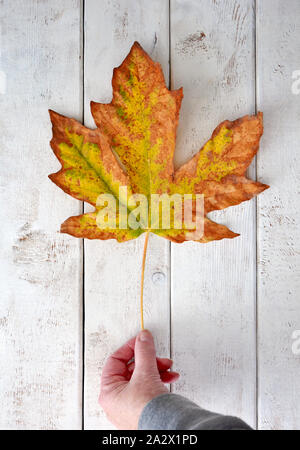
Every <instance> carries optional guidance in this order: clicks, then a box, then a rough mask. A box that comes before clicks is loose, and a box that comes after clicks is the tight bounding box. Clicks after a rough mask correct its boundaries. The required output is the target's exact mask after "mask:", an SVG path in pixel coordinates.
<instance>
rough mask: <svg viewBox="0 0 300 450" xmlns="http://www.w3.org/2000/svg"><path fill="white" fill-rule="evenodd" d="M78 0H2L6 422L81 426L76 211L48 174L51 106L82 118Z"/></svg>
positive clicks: (52, 165)
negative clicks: (66, 226)
mask: <svg viewBox="0 0 300 450" xmlns="http://www.w3.org/2000/svg"><path fill="white" fill-rule="evenodd" d="M80 13H81V5H80V1H79V0H68V1H65V2H61V1H59V0H51V1H50V0H49V1H43V2H40V1H37V0H33V1H30V2H28V1H22V0H16V1H14V2H12V1H9V0H4V1H2V2H1V9H0V15H1V37H2V42H1V61H0V70H1V71H2V73H4V74H5V75H6V80H7V85H6V90H5V92H4V89H3V90H2V92H1V94H0V103H1V107H0V111H1V112H0V115H1V135H0V139H1V144H0V147H1V156H0V158H1V162H0V170H1V181H0V196H1V208H0V214H1V219H0V221H1V253H0V260H1V269H0V282H1V301H0V372H1V377H0V404H1V409H0V428H1V429H57V428H58V429H66V428H69V429H72V428H80V427H81V397H80V394H81V362H80V357H81V329H80V327H81V316H80V312H81V311H80V309H81V289H82V287H81V279H82V277H81V275H82V259H81V254H82V252H81V242H80V241H79V240H76V239H73V238H71V237H68V236H65V235H61V234H60V233H59V231H58V230H59V226H60V223H61V222H62V221H63V220H64V219H65V218H67V217H68V216H69V215H73V214H77V213H79V212H80V208H81V206H80V203H79V202H77V201H76V200H73V199H71V198H70V197H68V196H67V195H66V194H64V193H63V192H62V191H60V190H59V189H58V188H57V187H56V186H54V185H53V184H52V183H51V182H50V180H49V179H48V178H47V175H48V174H49V173H50V172H53V171H56V170H57V169H58V168H59V163H58V161H57V160H56V158H55V156H54V155H53V153H52V150H51V149H50V146H49V140H50V137H51V126H50V121H49V116H48V108H53V109H56V110H58V111H60V112H61V113H65V114H68V115H72V116H74V115H75V116H77V117H78V118H80V115H81V110H82V104H81V86H82V80H81V61H80V54H81V53H80V51H81V41H80Z"/></svg>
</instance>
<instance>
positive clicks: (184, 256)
mask: <svg viewBox="0 0 300 450" xmlns="http://www.w3.org/2000/svg"><path fill="white" fill-rule="evenodd" d="M253 7H254V1H252V0H247V1H245V0H241V1H235V0H232V1H226V2H223V1H222V2H221V1H219V2H212V1H210V0H203V1H201V2H198V1H191V2H186V1H183V0H175V1H172V2H171V70H172V88H178V87H179V86H183V87H184V101H183V107H182V110H181V119H180V127H179V132H178V140H177V162H178V163H181V162H182V161H185V160H186V159H187V158H189V157H190V156H191V155H193V154H194V153H195V152H197V151H198V149H199V148H200V147H201V146H202V145H203V144H204V143H205V141H206V140H207V139H208V138H209V137H210V135H211V133H212V132H213V130H214V128H215V127H216V126H217V125H218V124H219V123H220V122H221V121H222V120H225V119H230V120H232V119H235V118H238V117H240V116H242V115H245V114H253V113H254V111H255V59H254V39H255V36H254V20H255V16H254V10H253ZM252 175H253V172H252ZM212 217H213V218H214V219H215V220H216V221H218V222H220V223H223V224H225V225H227V226H229V228H231V229H233V230H234V231H235V232H238V233H240V234H241V236H240V237H238V238H236V239H234V240H224V241H222V242H214V243H210V244H205V245H199V244H196V243H188V244H183V245H172V250H171V254H172V259H171V280H172V287H171V289H172V290H171V298H172V321H171V328H172V357H173V358H174V360H175V362H176V367H178V368H179V370H180V371H181V373H182V377H181V379H180V380H179V381H178V383H176V385H175V386H174V392H177V393H180V394H183V395H186V396H188V397H190V398H192V399H193V400H195V401H196V402H198V403H199V404H201V405H202V406H203V407H205V408H209V409H212V410H216V411H219V412H222V413H229V414H233V415H238V416H240V417H242V418H243V419H245V420H246V421H247V422H248V423H249V424H251V425H252V426H255V419H256V418H255V416H256V412H255V409H256V408H255V381H256V356H255V355H256V352H255V253H256V251H255V200H252V201H250V202H247V203H244V204H242V205H239V206H236V207H231V208H229V209H227V210H226V211H223V212H218V213H214V215H213V216H212Z"/></svg>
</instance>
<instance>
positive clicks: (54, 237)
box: [0, 0, 300, 429]
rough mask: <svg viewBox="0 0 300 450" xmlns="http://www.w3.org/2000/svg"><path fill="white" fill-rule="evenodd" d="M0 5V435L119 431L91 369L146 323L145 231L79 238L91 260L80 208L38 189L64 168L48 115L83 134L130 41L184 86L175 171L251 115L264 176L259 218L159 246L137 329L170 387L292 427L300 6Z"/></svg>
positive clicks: (250, 216) (264, 0)
mask: <svg viewBox="0 0 300 450" xmlns="http://www.w3.org/2000/svg"><path fill="white" fill-rule="evenodd" d="M0 3H1V8H0V17H1V42H0V47H1V59H0V104H1V111H0V116H1V153H0V158H1V162H0V176H1V179H0V196H1V210H0V214H1V224H2V233H1V238H0V239H1V253H0V261H1V271H0V273H1V275H0V277H1V278H0V280H1V302H0V372H1V377H0V403H1V411H0V428H1V429H7V428H8V429H30V428H32V429H55V428H59V429H66V428H81V426H82V425H83V424H82V414H83V417H84V427H85V428H86V429H105V428H111V425H110V424H109V423H108V421H107V419H106V418H105V417H104V414H103V413H102V411H101V409H100V407H99V406H98V403H97V397H98V392H99V381H100V374H101V369H102V366H103V364H104V361H105V359H106V358H107V356H108V355H109V354H110V353H111V352H112V351H113V350H114V349H116V348H117V347H118V346H119V345H121V344H122V343H123V342H124V340H125V339H127V338H129V337H131V336H132V335H134V334H135V333H136V332H137V331H138V330H139V326H140V324H139V288H140V268H141V258H142V248H143V241H144V237H141V238H140V239H138V240H136V241H134V242H129V243H125V244H122V245H120V244H117V243H115V242H114V241H108V242H95V241H92V242H90V241H86V242H85V245H84V259H83V257H82V256H83V247H82V241H81V240H77V239H74V238H72V237H68V236H66V235H61V234H59V232H58V230H59V226H60V223H61V222H62V221H63V220H64V219H65V218H66V217H68V216H70V215H74V214H78V213H80V212H81V210H82V207H83V205H82V204H81V203H80V202H78V201H77V200H75V199H72V198H70V197H68V196H66V195H65V194H64V193H63V192H62V191H60V190H59V189H58V188H57V187H56V186H54V185H53V184H51V182H50V181H49V180H48V179H47V175H48V173H50V172H51V171H56V170H57V169H58V167H59V164H58V162H57V161H56V159H55V157H54V155H53V154H52V152H51V150H50V147H49V144H48V142H49V139H50V136H51V129H50V128H51V127H50V123H49V119H48V114H47V109H48V108H49V107H50V108H52V109H55V110H57V111H59V112H61V113H63V114H66V115H69V116H73V117H76V118H78V119H79V120H82V119H83V120H84V121H85V124H86V125H87V126H91V127H93V126H94V124H93V121H92V119H91V115H90V112H89V102H90V100H95V101H101V102H109V101H110V99H111V77H112V69H113V67H115V66H118V65H119V64H120V63H121V61H122V60H123V58H124V56H125V55H126V54H127V52H128V51H129V49H130V46H131V44H132V43H133V41H134V40H138V41H139V42H140V43H141V44H142V45H143V47H144V48H145V49H146V50H147V51H148V52H149V54H150V55H151V56H152V57H153V58H154V59H155V60H157V61H159V62H160V63H161V64H162V66H163V69H164V73H165V77H166V80H168V79H169V73H170V74H171V80H172V82H171V84H172V88H173V89H175V88H178V87H180V86H183V88H184V95H185V97H184V101H183V107H182V111H181V119H180V126H179V131H178V142H177V148H176V164H177V166H178V165H179V164H181V163H182V162H184V161H186V160H187V159H188V158H189V157H190V156H191V155H193V154H194V153H195V152H196V151H198V149H199V148H200V147H201V145H202V144H203V143H204V142H205V140H206V139H208V138H209V136H210V135H211V133H212V131H213V129H214V128H215V126H216V125H217V124H218V123H219V122H220V121H221V120H223V119H225V118H228V119H234V118H236V117H239V116H242V115H243V114H251V113H254V112H255V108H256V106H257V107H258V109H259V110H262V111H264V113H265V134H264V137H263V140H262V147H261V150H260V154H259V157H258V162H257V176H258V179H259V180H261V181H263V182H266V183H269V184H270V185H271V189H270V190H269V191H266V192H265V193H263V194H262V195H261V196H260V198H259V200H258V202H257V208H256V202H255V200H252V201H251V202H248V203H247V204H244V205H239V206H237V207H232V208H229V209H228V210H226V211H224V212H218V213H215V214H214V215H213V218H214V219H215V220H217V221H219V222H221V223H225V224H226V225H228V226H229V227H231V228H232V229H233V230H234V231H237V232H239V233H241V236H240V237H239V238H237V239H234V240H232V241H227V242H226V241H224V242H216V243H211V244H207V245H197V244H194V243H189V244H182V245H172V246H171V249H170V244H169V243H168V242H166V241H164V240H163V239H158V238H156V237H154V236H151V238H150V242H149V253H148V260H147V269H146V280H145V325H146V327H148V328H149V329H151V330H152V331H153V333H154V334H155V338H156V342H157V347H158V350H159V353H160V354H161V355H166V356H167V355H168V354H169V353H170V352H171V355H172V357H173V359H174V362H175V368H176V369H178V370H179V371H180V372H181V374H182V377H181V379H180V380H179V381H178V382H177V383H176V385H175V386H174V389H173V390H174V392H177V393H181V394H183V395H186V396H187V397H189V398H191V399H192V400H195V401H196V402H198V403H199V404H201V406H203V407H206V408H210V409H214V410H216V411H218V412H224V413H229V414H236V415H238V416H240V417H242V418H243V419H245V420H246V421H247V422H248V423H249V424H251V425H252V426H256V424H257V425H258V427H259V428H262V429H270V428H271V429H277V428H282V429H286V428H296V429H299V428H300V411H299V408H300V406H299V405H300V401H299V400H300V398H299V396H300V385H299V384H300V381H299V358H300V356H299V351H297V349H299V346H297V345H294V346H293V343H294V344H295V339H296V338H297V336H298V338H299V335H298V334H297V333H298V332H297V330H300V305H299V291H300V284H299V280H300V277H299V242H298V241H299V236H298V234H299V210H298V206H299V197H297V195H298V194H299V162H298V159H297V146H298V142H299V118H300V92H299V91H300V83H299V81H297V77H298V78H300V77H299V73H300V72H299V71H300V66H299V54H300V39H299V37H300V2H299V1H298V0H287V1H285V2H281V1H280V0H256V1H255V0H226V1H223V0H222V1H221V0H215V1H212V0H201V1H196V0H171V2H170V4H171V9H170V10H169V1H168V0H164V1H161V0H154V1H151V2H149V1H146V0H143V1H138V2H137V1H135V0H122V1H117V0H101V1H99V0H82V1H80V0H66V1H64V2H61V1H58V0H51V1H50V0H44V1H42V2H41V1H38V0H30V1H24V0H16V1H14V2H12V1H8V0H4V1H2V2H0ZM169 25H170V41H169ZM83 47H84V48H83ZM169 49H170V51H171V52H170V54H169ZM169 60H170V66H169ZM297 74H298V75H297ZM4 79H6V87H5V85H4V83H3V80H4ZM297 93H298V95H297ZM255 172H256V170H255V167H254V165H253V167H252V168H251V170H250V173H251V175H252V176H253V177H255ZM87 208H88V207H87V206H86V205H85V209H86V210H87ZM256 229H257V233H256ZM256 234H257V235H256ZM170 250H171V251H170ZM170 255H171V257H170ZM256 259H257V261H256ZM83 294H84V295H83ZM83 297H84V298H83ZM83 300H84V307H85V315H84V322H85V324H83V309H82V304H83ZM170 319H171V322H170ZM83 325H85V326H83ZM83 338H84V341H85V342H84V344H85V345H84V355H83V348H82V339H83ZM293 338H294V340H293ZM83 359H84V361H83ZM257 362H258V364H257ZM83 365H84V380H83V376H82V375H83V374H82V369H83V367H82V366H83ZM83 383H84V386H83ZM83 387H84V396H82V388H83Z"/></svg>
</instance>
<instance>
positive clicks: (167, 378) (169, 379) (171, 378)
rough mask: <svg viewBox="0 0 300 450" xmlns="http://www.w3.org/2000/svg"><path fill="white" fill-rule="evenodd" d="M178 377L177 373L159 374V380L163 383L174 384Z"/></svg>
mask: <svg viewBox="0 0 300 450" xmlns="http://www.w3.org/2000/svg"><path fill="white" fill-rule="evenodd" d="M179 377H180V375H179V373H177V372H162V373H161V374H160V379H161V381H162V382H163V383H174V382H175V381H177V380H178V378H179Z"/></svg>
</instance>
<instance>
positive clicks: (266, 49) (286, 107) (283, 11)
mask: <svg viewBox="0 0 300 450" xmlns="http://www.w3.org/2000/svg"><path fill="white" fill-rule="evenodd" d="M257 39H258V49H257V57H258V65H257V72H258V106H259V108H260V109H262V110H263V111H264V113H265V136H264V139H263V148H262V151H261V153H260V155H259V158H258V165H257V169H258V177H259V179H263V180H264V182H267V183H269V184H270V185H271V189H269V191H267V192H266V194H265V195H264V196H262V197H261V198H259V202H258V343H259V347H258V357H259V358H258V374H259V384H258V387H259V390H258V394H259V396H258V399H259V403H258V407H259V408H258V421H259V428H261V429H299V428H300V377H299V369H300V355H299V352H298V354H297V351H296V346H295V349H294V353H293V333H294V332H295V331H296V330H300V304H299V294H300V271H299V267H300V244H299V242H300V228H299V223H300V212H299V189H300V180H299V171H300V162H299V156H298V155H299V141H300V128H299V118H300V95H299V94H300V92H299V89H298V88H297V86H298V87H299V72H298V75H297V73H294V72H295V71H299V70H300V61H299V54H300V2H299V1H298V0H288V1H285V2H281V1H280V0H275V1H273V0H272V1H271V0H264V1H261V0H259V1H258V11H257ZM293 76H294V78H293ZM297 77H298V84H297ZM296 336H297V333H296V332H295V337H296ZM298 336H299V335H298Z"/></svg>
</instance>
